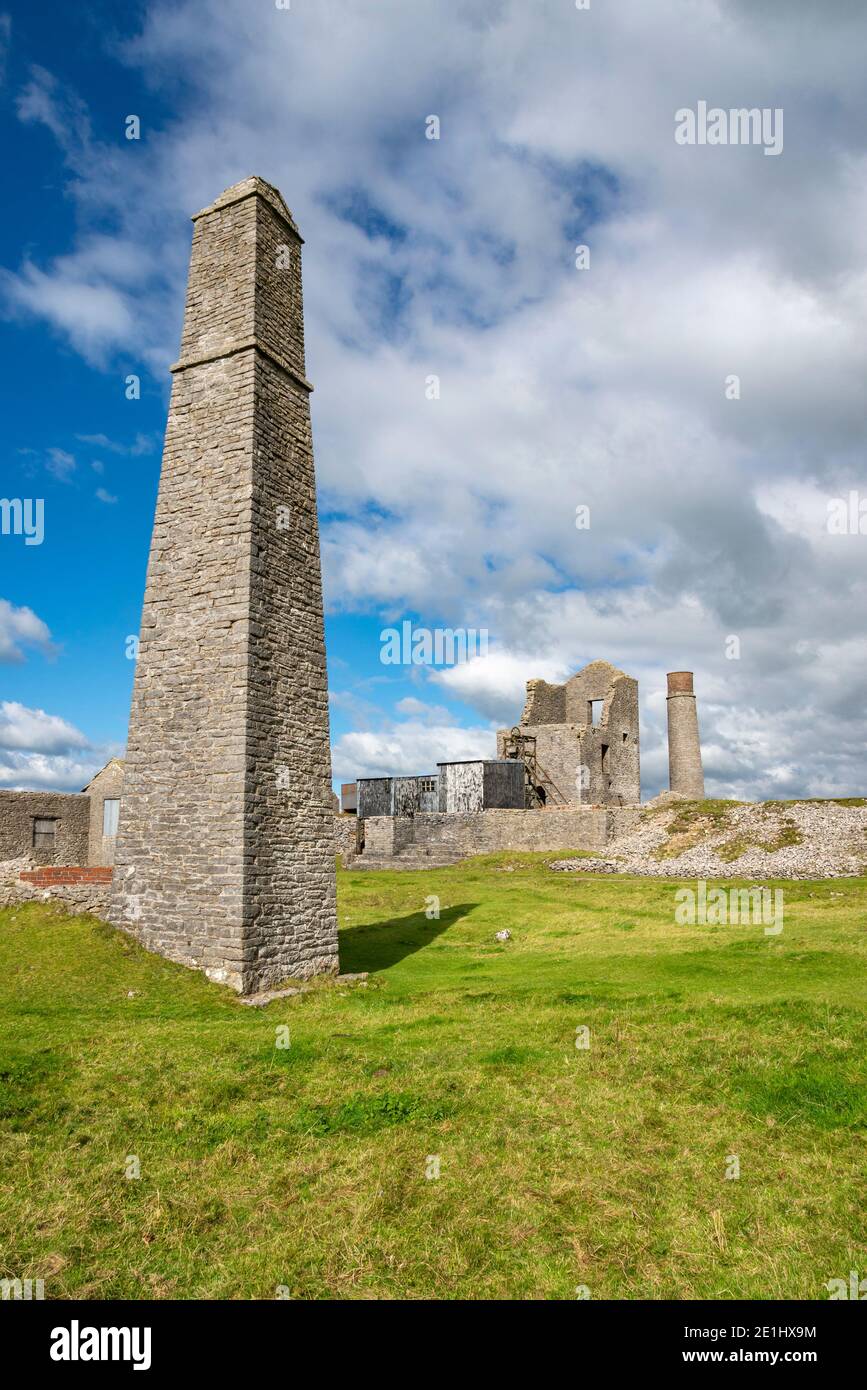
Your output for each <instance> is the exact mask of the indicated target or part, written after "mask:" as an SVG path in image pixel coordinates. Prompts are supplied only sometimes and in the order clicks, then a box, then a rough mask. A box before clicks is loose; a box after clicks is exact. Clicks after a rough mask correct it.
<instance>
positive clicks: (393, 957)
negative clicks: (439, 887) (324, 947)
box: [340, 903, 478, 974]
mask: <svg viewBox="0 0 867 1390" xmlns="http://www.w3.org/2000/svg"><path fill="white" fill-rule="evenodd" d="M474 907H478V903H457V904H456V905H455V906H454V907H446V908H443V910H442V912H441V913H440V916H439V920H436V919H433V920H428V918H427V917H425V915H424V913H423V912H412V913H410V915H409V916H408V917H392V918H390V919H389V920H388V921H387V922H374V923H372V924H371V925H370V926H369V927H345V928H344V929H343V930H342V931H341V932H340V969H341V971H342V972H343V973H344V974H355V973H356V971H361V970H387V969H388V967H389V966H390V965H397V962H398V961H400V960H403V959H404V957H405V956H411V955H413V954H414V953H415V952H416V951H422V950H424V948H425V946H429V945H430V944H431V942H432V941H435V940H436V938H437V937H438V936H441V935H442V933H443V932H444V931H447V930H448V928H449V927H451V926H454V924H455V922H458V921H460V919H461V918H462V917H466V915H467V913H469V912H472V910H473V908H474Z"/></svg>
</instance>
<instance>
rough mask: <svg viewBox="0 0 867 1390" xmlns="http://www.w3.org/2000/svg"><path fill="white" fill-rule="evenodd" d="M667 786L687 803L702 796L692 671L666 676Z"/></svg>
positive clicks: (702, 774)
mask: <svg viewBox="0 0 867 1390" xmlns="http://www.w3.org/2000/svg"><path fill="white" fill-rule="evenodd" d="M667 703H668V784H669V787H670V788H671V790H672V791H673V792H680V793H681V794H682V795H683V796H688V797H689V798H690V800H693V801H700V800H701V799H702V798H703V797H704V772H703V771H702V766H701V743H700V742H699V736H698V714H697V712H696V707H695V693H694V691H693V688H692V671H669V673H668V701H667Z"/></svg>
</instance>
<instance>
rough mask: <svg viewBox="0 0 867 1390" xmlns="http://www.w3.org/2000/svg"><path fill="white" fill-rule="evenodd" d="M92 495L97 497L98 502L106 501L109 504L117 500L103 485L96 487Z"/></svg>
mask: <svg viewBox="0 0 867 1390" xmlns="http://www.w3.org/2000/svg"><path fill="white" fill-rule="evenodd" d="M94 496H95V497H96V498H97V500H98V501H99V502H106V503H108V504H109V505H110V504H112V503H114V502H116V501H117V498H116V497H115V496H114V495H113V494H112V493H110V492H108V491H107V490H106V489H105V488H104V487H98V488H97V489H96V492H95V493H94Z"/></svg>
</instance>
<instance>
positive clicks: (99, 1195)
mask: <svg viewBox="0 0 867 1390" xmlns="http://www.w3.org/2000/svg"><path fill="white" fill-rule="evenodd" d="M550 858H552V856H551V855H546V856H544V857H543V856H531V855H512V856H509V855H500V856H491V857H486V858H484V859H476V860H472V861H469V862H466V863H464V864H460V865H457V866H455V867H453V868H448V869H439V870H430V871H427V872H424V873H394V872H384V873H372V872H370V873H352V872H340V873H339V877H338V886H339V901H340V924H341V960H342V968H343V970H344V971H365V970H366V971H369V972H370V978H369V982H368V984H367V985H366V986H364V985H345V986H343V985H335V984H328V985H323V986H321V987H317V988H316V989H314V990H313V991H312V992H310V993H308V994H305V995H301V996H298V997H295V998H292V999H285V1000H280V1001H276V1002H274V1003H272V1004H270V1005H269V1006H268V1007H267V1008H265V1009H251V1008H247V1007H244V1006H243V1005H241V1004H240V1003H239V1002H238V1001H237V999H236V998H235V997H234V996H233V995H231V994H230V993H229V992H228V991H226V990H224V989H221V988H219V987H217V986H215V985H211V984H209V983H208V982H207V981H206V980H205V979H204V978H202V977H201V976H199V975H197V974H195V973H193V972H190V971H188V970H186V969H184V968H183V967H180V966H175V965H173V964H171V963H169V962H166V961H164V960H162V959H160V958H159V957H157V956H153V955H148V954H147V953H146V952H144V951H143V950H141V949H140V948H139V947H138V946H137V945H136V944H135V943H133V942H132V941H131V940H129V939H127V938H126V937H124V936H123V935H121V934H119V933H116V932H114V931H112V930H111V929H109V928H107V927H105V926H102V925H100V924H99V923H97V922H95V921H94V919H92V918H87V917H78V918H75V917H68V916H64V915H63V914H62V913H61V912H60V911H59V910H57V909H53V908H51V907H50V906H48V907H46V906H43V905H35V904H34V905H28V906H26V907H19V908H15V909H7V910H4V911H3V912H0V1036H2V1041H0V1126H2V1129H0V1265H2V1269H0V1277H8V1278H13V1277H18V1278H26V1277H31V1278H44V1280H45V1294H46V1297H47V1298H71V1297H76V1298H82V1297H83V1298H256V1299H272V1298H275V1297H280V1296H287V1297H291V1298H354V1299H357V1298H438V1299H439V1298H473V1299H489V1298H511V1299H536V1298H541V1299H548V1298H555V1299H569V1298H575V1297H576V1290H577V1289H578V1288H579V1287H580V1286H584V1287H585V1288H586V1289H587V1290H589V1293H590V1296H591V1297H593V1298H618V1299H630V1298H668V1299H672V1298H674V1299H679V1298H702V1299H706V1298H724V1299H725V1298H751V1299H766V1298H783V1299H791V1298H812V1299H822V1298H827V1297H828V1292H827V1289H826V1288H825V1284H826V1281H827V1280H829V1279H831V1278H835V1277H841V1278H844V1277H848V1271H849V1270H850V1269H853V1268H856V1269H860V1270H861V1273H862V1275H864V1274H867V1255H865V1239H864V1238H865V1224H867V1223H865V1202H864V1161H865V1143H864V1120H865V1110H867V1084H865V1083H867V1048H865V1039H867V1028H865V995H867V989H865V973H864V958H865V947H867V879H849V880H837V881H829V882H817V883H800V884H798V883H790V884H784V885H782V887H783V888H784V890H785V925H784V930H783V931H782V933H781V934H780V935H779V936H772V937H769V936H766V935H765V934H764V932H763V930H762V928H761V927H760V926H747V927H731V926H716V927H714V926H695V927H690V926H678V925H676V924H675V921H674V891H675V888H676V886H677V885H676V884H674V883H671V882H665V881H660V880H656V879H634V878H633V879H629V878H626V879H615V878H610V877H589V876H588V877H585V876H583V875H579V874H575V875H569V874H554V873H552V872H551V871H549V870H548V869H547V868H545V861H546V860H548V859H550ZM727 886H728V885H727ZM433 894H436V895H438V896H439V898H440V900H441V915H440V918H439V920H433V919H431V920H429V919H428V918H427V917H426V916H425V904H426V900H427V899H428V898H429V897H430V895H433ZM504 927H507V928H508V929H509V930H510V931H511V932H512V934H513V935H512V940H511V941H509V942H508V943H506V944H505V945H501V944H499V943H498V942H497V941H496V940H495V939H494V933H495V932H496V931H497V930H499V929H501V928H504ZM286 1027H288V1037H289V1043H290V1045H289V1047H288V1048H287V1047H279V1046H277V1042H278V1041H280V1040H285V1028H286ZM579 1028H589V1030H590V1034H589V1041H590V1046H589V1048H581V1049H579V1048H577V1047H576V1037H577V1036H578V1035H577V1034H576V1030H577V1029H579ZM730 1155H737V1156H738V1159H739V1163H740V1177H739V1178H738V1179H727V1178H726V1170H727V1166H729V1167H731V1162H730V1159H729V1156H730ZM133 1158H134V1159H137V1160H138V1164H139V1167H140V1176H139V1177H138V1178H135V1177H128V1176H127V1172H128V1171H130V1172H134V1171H135V1164H134V1163H133V1162H131V1159H133ZM433 1159H438V1162H439V1173H440V1176H439V1178H434V1177H429V1176H427V1173H429V1172H433V1171H434V1169H435V1167H436V1164H435V1163H434V1162H433V1161H432V1160H433Z"/></svg>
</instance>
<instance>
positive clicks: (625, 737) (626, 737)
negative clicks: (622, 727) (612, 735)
mask: <svg viewBox="0 0 867 1390" xmlns="http://www.w3.org/2000/svg"><path fill="white" fill-rule="evenodd" d="M628 739H629V735H628V734H626V733H625V734H624V735H623V742H624V743H626V742H627V741H628Z"/></svg>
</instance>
